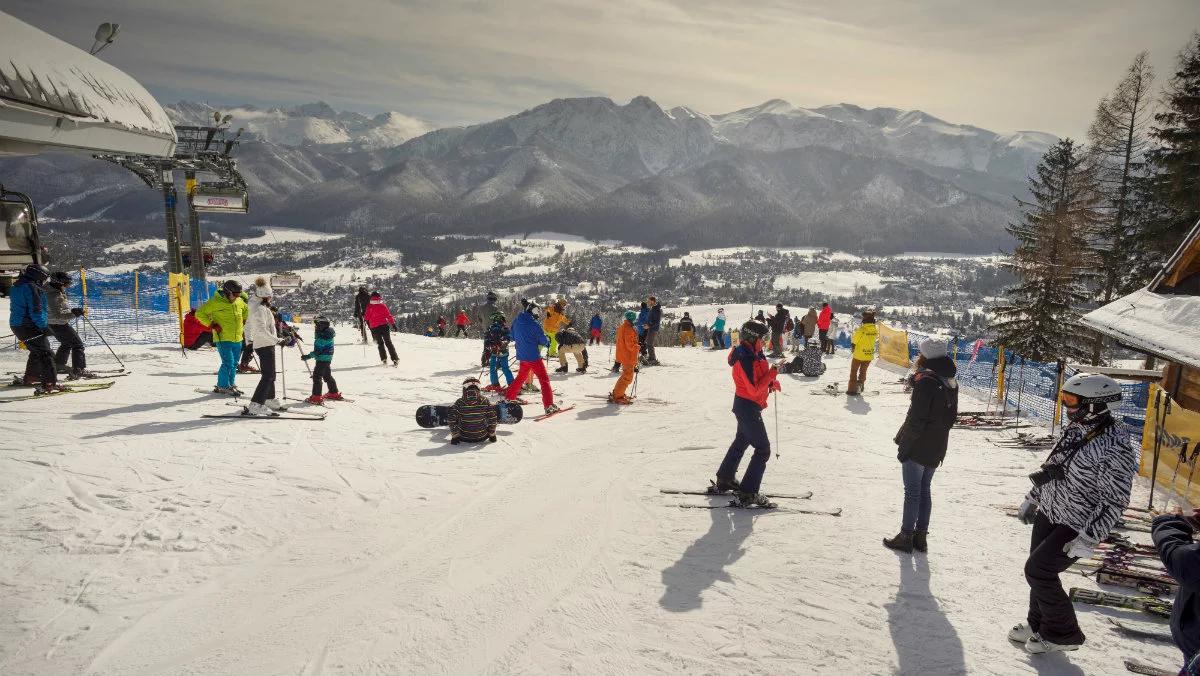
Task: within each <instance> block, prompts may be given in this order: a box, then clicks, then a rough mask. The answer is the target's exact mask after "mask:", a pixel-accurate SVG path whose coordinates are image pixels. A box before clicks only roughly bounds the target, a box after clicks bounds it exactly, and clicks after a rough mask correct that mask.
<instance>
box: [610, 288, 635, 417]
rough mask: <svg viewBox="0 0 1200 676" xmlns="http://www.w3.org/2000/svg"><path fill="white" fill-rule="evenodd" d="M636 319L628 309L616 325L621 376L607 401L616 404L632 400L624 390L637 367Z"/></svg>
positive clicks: (633, 313) (630, 381) (631, 379)
mask: <svg viewBox="0 0 1200 676" xmlns="http://www.w3.org/2000/svg"><path fill="white" fill-rule="evenodd" d="M636 321H637V313H636V312H634V311H633V310H629V311H628V312H626V313H625V321H623V322H621V325H620V326H618V327H617V336H616V338H615V342H616V345H617V363H618V364H620V367H621V377H620V378H617V384H616V386H615V387H613V391H612V393H611V394H609V395H608V398H609V401H612V402H613V403H616V404H629V403H632V400H631V399H630V398H629V397H627V396H625V390H626V389H628V388H629V384H630V383H632V382H633V374H634V372H635V370H636V369H637V362H638V339H637V327H635V326H634V322H636Z"/></svg>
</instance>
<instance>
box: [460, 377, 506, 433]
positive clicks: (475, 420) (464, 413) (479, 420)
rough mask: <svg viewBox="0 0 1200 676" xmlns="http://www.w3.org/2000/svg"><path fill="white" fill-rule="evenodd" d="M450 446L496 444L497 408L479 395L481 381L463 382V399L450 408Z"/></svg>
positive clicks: (470, 380)
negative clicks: (469, 443) (464, 443)
mask: <svg viewBox="0 0 1200 676" xmlns="http://www.w3.org/2000/svg"><path fill="white" fill-rule="evenodd" d="M447 417H448V418H449V422H450V444H451V445H453V446H457V445H458V444H459V442H461V441H469V442H472V443H478V442H481V441H489V442H491V443H496V423H497V422H499V420H498V418H497V416H496V407H495V406H493V405H492V403H491V402H489V401H488V400H487V399H484V398H483V395H482V394H480V393H479V379H478V378H467V379H466V380H464V381H463V387H462V397H460V398H459V399H458V400H457V401H455V402H454V405H452V406H451V407H450V412H449V415H448V416H447Z"/></svg>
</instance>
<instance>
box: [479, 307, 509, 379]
mask: <svg viewBox="0 0 1200 676" xmlns="http://www.w3.org/2000/svg"><path fill="white" fill-rule="evenodd" d="M511 340H512V334H510V333H509V331H508V325H507V324H506V323H505V320H504V315H503V314H501V313H499V312H493V313H492V325H491V326H489V327H488V330H487V333H486V334H484V336H483V346H484V349H486V350H487V351H488V368H489V369H490V370H491V376H492V383H491V384H490V385H488V386H487V387H486V388H484V389H486V390H487V391H489V392H501V391H503V388H502V387H500V375H499V373H498V372H499V371H503V372H504V379H505V382H504V385H505V387H507V386H509V385H512V381H513V374H512V369H510V368H508V343H509V342H510V341H511Z"/></svg>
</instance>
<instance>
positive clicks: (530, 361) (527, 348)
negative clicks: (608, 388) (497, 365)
mask: <svg viewBox="0 0 1200 676" xmlns="http://www.w3.org/2000/svg"><path fill="white" fill-rule="evenodd" d="M537 311H538V306H537V304H536V303H534V302H533V301H530V302H528V303H526V304H525V310H524V311H523V312H520V313H518V314H517V317H516V319H514V320H513V323H512V337H513V342H514V343H516V344H517V361H518V362H520V364H521V368H520V370H519V371H517V378H516V380H513V381H512V382H511V383H510V384H509V386H508V389H507V390H505V391H504V398H505V399H506V400H508V401H515V400H516V398H517V394H519V393H520V392H521V386H522V385H524V384H525V380H526V379H528V378H529V374H530V373H533V375H535V376H537V379H538V386H540V387H541V388H542V406H543V407H545V409H546V413H554V412H555V411H557V410H558V406H556V405H555V404H554V391H553V390H551V389H550V376H549V375H548V374H547V373H546V363H545V362H543V361H542V352H541V347H542V346H543V345H545V346H547V347H549V346H550V339H549V338H547V337H546V332H545V331H543V330H542V327H541V325H540V324H538V321H537V317H536V313H537Z"/></svg>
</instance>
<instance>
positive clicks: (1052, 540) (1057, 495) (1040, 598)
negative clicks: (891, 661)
mask: <svg viewBox="0 0 1200 676" xmlns="http://www.w3.org/2000/svg"><path fill="white" fill-rule="evenodd" d="M1060 397H1061V400H1062V405H1063V407H1064V409H1065V410H1066V412H1067V419H1068V421H1069V422H1068V424H1067V425H1066V427H1064V428H1063V431H1062V434H1061V435H1060V436H1059V438H1058V440H1057V441H1056V442H1055V444H1054V448H1053V450H1051V451H1050V455H1049V456H1048V457H1047V458H1046V461H1045V462H1044V463H1042V466H1041V468H1040V469H1038V471H1036V472H1034V473H1033V474H1030V475H1029V479H1030V480H1031V481H1032V482H1033V489H1032V490H1030V491H1029V494H1028V495H1027V496H1026V497H1025V501H1024V502H1022V503H1021V507H1020V508H1019V509H1018V510H1017V516H1018V517H1019V518H1020V519H1021V521H1022V522H1024V523H1026V524H1033V534H1032V536H1031V541H1030V546H1029V558H1028V559H1027V560H1026V561H1025V580H1026V581H1027V582H1028V583H1029V612H1028V615H1027V616H1026V619H1025V621H1024V622H1021V623H1019V624H1017V625H1016V626H1015V627H1013V628H1012V630H1011V631H1009V633H1008V638H1009V640H1010V641H1014V642H1017V643H1022V644H1024V645H1025V649H1026V650H1027V651H1029V652H1030V653H1045V652H1058V651H1066V650H1076V649H1078V648H1079V646H1081V645H1083V642H1084V639H1085V636H1084V634H1083V631H1081V630H1080V628H1079V622H1078V621H1077V620H1076V618H1075V608H1074V607H1073V606H1072V605H1071V599H1070V598H1069V597H1068V596H1067V594H1066V592H1064V591H1063V587H1062V582H1061V581H1060V580H1059V578H1058V575H1059V573H1062V572H1063V571H1065V570H1067V568H1069V567H1070V566H1071V564H1073V563H1075V561H1077V560H1078V559H1080V558H1086V557H1088V556H1091V554H1092V550H1093V549H1094V548H1095V547H1096V545H1097V544H1098V543H1099V542H1100V541H1101V540H1103V539H1104V538H1106V537H1107V536H1108V532H1109V531H1110V530H1111V529H1112V528H1113V526H1114V525H1115V524H1116V523H1117V521H1118V520H1119V519H1120V518H1121V515H1122V513H1123V512H1124V511H1125V508H1126V507H1128V506H1129V493H1130V490H1131V489H1132V487H1133V477H1134V475H1136V474H1137V469H1138V461H1139V459H1140V458H1139V455H1138V452H1137V450H1135V449H1134V447H1133V446H1132V445H1131V444H1130V443H1129V433H1128V432H1127V431H1126V430H1125V428H1124V425H1122V424H1121V423H1120V422H1119V421H1118V420H1117V419H1116V416H1114V415H1113V408H1111V407H1112V406H1114V405H1115V404H1116V402H1119V401H1120V400H1121V386H1120V385H1119V384H1118V383H1117V381H1115V380H1113V379H1112V378H1110V377H1108V376H1105V375H1099V374H1093V373H1078V374H1076V375H1074V376H1072V377H1071V378H1070V379H1068V380H1067V382H1066V383H1065V384H1064V385H1063V387H1062V392H1061V394H1060Z"/></svg>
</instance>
